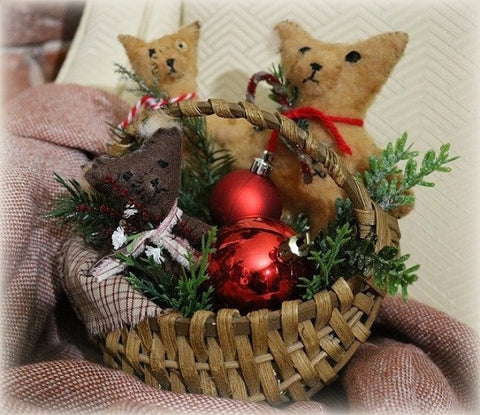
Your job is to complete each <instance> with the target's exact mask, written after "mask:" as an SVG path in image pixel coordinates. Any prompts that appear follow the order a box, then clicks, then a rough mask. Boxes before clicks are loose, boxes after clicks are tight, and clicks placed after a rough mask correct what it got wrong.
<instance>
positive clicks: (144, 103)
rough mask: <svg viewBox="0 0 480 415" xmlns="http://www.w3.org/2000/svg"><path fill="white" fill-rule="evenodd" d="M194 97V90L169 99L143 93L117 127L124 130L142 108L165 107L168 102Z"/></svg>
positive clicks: (172, 102) (173, 102)
mask: <svg viewBox="0 0 480 415" xmlns="http://www.w3.org/2000/svg"><path fill="white" fill-rule="evenodd" d="M196 97H197V93H196V92H189V93H186V94H182V95H178V96H176V97H173V98H169V99H158V98H155V97H152V96H151V95H144V96H143V97H141V98H140V99H139V100H138V101H137V102H136V103H135V105H134V106H133V107H132V108H131V109H130V111H129V112H128V115H127V117H126V118H125V119H124V120H123V121H122V122H121V123H120V124H118V128H119V129H121V130H125V128H127V127H128V126H129V125H130V124H131V123H132V122H133V121H134V120H135V118H136V117H137V115H138V113H139V112H140V111H141V110H142V109H143V108H151V109H154V110H157V109H159V108H163V107H166V106H167V105H169V104H175V103H177V102H180V101H185V100H188V99H194V98H196Z"/></svg>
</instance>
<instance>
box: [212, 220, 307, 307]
mask: <svg viewBox="0 0 480 415" xmlns="http://www.w3.org/2000/svg"><path fill="white" fill-rule="evenodd" d="M292 245H293V247H294V249H293V250H294V251H295V250H296V251H297V252H292V249H290V247H291V246H292ZM307 246H308V238H306V239H305V241H304V240H303V239H302V238H301V237H300V238H299V237H298V236H297V235H296V233H295V231H294V230H293V229H292V228H290V227H289V226H287V225H286V224H284V223H283V222H280V221H277V220H271V219H262V218H246V219H242V220H240V221H238V222H236V223H235V224H233V225H230V226H226V227H224V228H221V229H220V230H219V232H218V234H217V241H216V244H215V246H214V248H215V252H213V253H212V254H211V256H210V258H209V267H208V274H209V275H210V280H209V281H210V283H211V284H212V285H213V287H214V303H215V307H216V308H217V309H220V308H236V309H238V310H239V311H240V312H241V313H242V314H246V313H248V312H249V311H252V310H258V309H261V308H269V309H277V308H279V307H280V306H281V303H282V302H283V301H285V300H289V299H291V296H292V293H293V292H294V290H295V287H296V285H297V281H298V278H299V277H301V276H303V275H308V274H307V273H308V272H310V270H309V266H308V262H306V261H307V260H306V259H305V258H304V257H302V256H305V255H306V253H307V250H306V249H305V248H307Z"/></svg>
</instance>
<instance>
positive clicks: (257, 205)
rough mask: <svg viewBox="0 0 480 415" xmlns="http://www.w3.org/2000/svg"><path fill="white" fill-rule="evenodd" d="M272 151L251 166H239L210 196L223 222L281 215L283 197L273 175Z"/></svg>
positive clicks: (214, 211) (214, 214)
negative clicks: (248, 168)
mask: <svg viewBox="0 0 480 415" xmlns="http://www.w3.org/2000/svg"><path fill="white" fill-rule="evenodd" d="M271 157H272V153H270V152H268V151H265V152H264V153H263V156H262V157H261V158H257V159H255V161H254V162H253V164H252V167H251V168H250V170H235V171H233V172H231V173H229V174H227V175H225V176H224V177H222V179H220V181H219V182H218V183H217V184H216V186H215V187H214V189H213V191H212V194H211V197H210V213H211V215H212V218H213V220H214V222H215V223H216V224H217V225H219V226H224V225H230V224H232V223H234V222H236V221H238V220H239V219H243V218H249V217H263V218H271V219H280V216H281V214H282V199H281V197H280V194H279V192H278V189H277V188H276V187H275V184H274V183H273V182H272V180H271V179H270V177H269V176H270V171H271V164H270V160H271Z"/></svg>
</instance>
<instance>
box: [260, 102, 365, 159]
mask: <svg viewBox="0 0 480 415" xmlns="http://www.w3.org/2000/svg"><path fill="white" fill-rule="evenodd" d="M282 114H283V115H285V116H286V117H287V118H290V119H292V120H298V119H300V118H305V119H310V120H317V121H320V122H321V123H322V124H323V126H324V127H325V128H326V129H327V130H328V132H329V133H330V134H331V135H332V136H333V138H334V139H335V142H336V143H337V146H338V148H339V150H340V151H341V152H342V153H344V154H348V155H350V156H351V155H352V149H351V148H350V146H349V145H348V144H347V142H346V141H345V139H344V138H343V137H342V135H341V134H340V131H338V128H337V126H336V125H335V123H343V124H350V125H357V126H359V127H362V126H363V120H362V119H360V118H349V117H337V116H333V115H328V114H325V113H323V112H322V111H320V110H318V109H316V108H314V107H301V108H294V109H291V110H288V111H285V112H283V113H282ZM277 142H278V131H272V134H271V136H270V140H269V141H268V151H270V152H272V153H274V152H275V148H276V145H277Z"/></svg>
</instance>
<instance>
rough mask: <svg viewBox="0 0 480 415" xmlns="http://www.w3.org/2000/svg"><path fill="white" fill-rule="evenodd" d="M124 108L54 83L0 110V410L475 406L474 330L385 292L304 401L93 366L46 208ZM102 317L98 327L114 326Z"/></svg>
mask: <svg viewBox="0 0 480 415" xmlns="http://www.w3.org/2000/svg"><path fill="white" fill-rule="evenodd" d="M127 111H128V106H127V105H126V104H125V103H124V102H122V101H120V100H119V99H118V98H116V97H114V96H112V95H110V94H107V93H105V92H101V91H99V90H97V89H94V88H88V87H81V86H78V85H54V84H50V85H43V86H41V87H38V88H33V89H30V90H28V91H26V92H24V93H23V94H21V95H20V96H18V97H16V98H15V99H14V100H13V101H11V102H10V103H9V105H7V106H6V107H5V108H4V120H5V126H4V130H3V131H2V134H3V137H2V138H3V139H4V140H3V143H2V150H3V154H2V160H3V164H2V168H3V171H2V179H3V180H2V184H3V198H2V201H1V203H2V208H1V213H2V237H1V238H0V244H1V249H2V253H3V264H2V265H3V271H4V272H3V273H2V275H3V278H4V281H3V290H2V295H3V298H2V301H1V304H2V317H3V332H2V335H3V336H2V338H3V364H4V373H3V376H2V383H3V389H4V390H3V392H4V394H3V397H2V410H3V411H5V413H22V414H25V413H40V414H42V413H45V414H46V413H52V411H58V412H60V413H73V412H74V413H105V414H110V413H119V412H120V413H126V412H128V413H134V412H135V413H136V412H140V411H141V412H142V413H144V414H163V413H167V414H170V413H174V414H180V413H181V414H198V413H209V414H224V413H232V414H269V413H316V414H318V413H328V412H336V411H337V412H338V411H339V410H341V411H346V410H351V411H353V412H357V411H362V412H369V413H370V412H375V413H388V414H390V413H399V412H401V413H405V412H410V413H420V412H428V413H430V412H452V413H457V412H458V411H470V410H471V411H474V410H475V409H477V410H478V407H477V399H476V392H477V386H478V383H477V382H478V368H477V367H478V354H479V353H478V351H479V350H478V344H479V343H478V337H477V335H476V333H475V332H474V331H473V330H472V329H470V328H469V327H467V326H465V325H464V324H462V323H460V322H458V321H456V320H454V319H452V318H451V317H449V316H448V315H446V314H444V313H441V312H439V311H437V310H434V309H432V308H430V307H427V306H425V305H423V304H420V303H418V302H415V301H412V300H411V301H409V302H408V303H406V304H405V303H403V302H402V301H401V300H400V299H391V298H387V299H385V300H384V301H383V302H382V308H381V311H380V314H379V317H378V324H376V326H375V327H374V336H372V337H371V339H370V340H369V342H368V343H367V344H365V345H363V346H361V347H360V348H359V350H358V351H357V353H356V354H355V355H354V356H353V358H352V360H351V361H350V362H349V363H348V364H347V366H346V367H345V368H344V370H343V371H342V375H341V380H340V381H338V382H336V383H335V384H333V385H330V386H328V387H327V388H325V389H324V390H323V391H321V392H320V393H319V394H318V396H316V397H315V400H313V401H310V402H300V403H293V404H290V405H289V406H287V407H286V408H282V409H276V408H268V407H265V406H264V405H261V404H253V403H245V402H240V401H233V400H229V399H220V398H211V397H207V396H200V395H194V394H174V393H171V392H166V391H160V390H157V389H154V388H151V387H149V386H146V385H144V384H143V383H141V382H140V381H139V380H137V379H136V378H134V377H132V376H130V375H128V374H126V373H123V372H120V371H115V370H112V369H108V368H105V367H104V366H102V364H101V360H100V355H99V353H98V351H97V350H96V349H95V348H93V347H92V345H91V344H90V343H89V341H88V332H87V330H86V327H85V324H86V326H87V327H88V329H89V330H90V331H92V327H94V325H95V324H96V322H97V323H98V320H95V319H94V320H92V321H91V322H89V321H85V324H84V323H83V322H81V321H80V320H79V319H78V318H77V315H76V313H75V312H74V310H73V309H72V306H71V304H70V302H69V301H68V299H67V297H66V295H65V293H64V291H63V288H62V285H61V283H60V276H59V271H58V269H59V267H58V264H57V261H58V255H59V252H61V251H62V248H63V247H65V246H66V245H65V244H66V241H67V238H68V235H67V233H66V231H65V230H62V229H60V228H59V227H58V226H57V224H56V223H55V222H54V221H52V220H47V219H45V218H44V217H43V215H44V214H45V213H46V212H47V211H48V210H49V209H50V208H51V206H50V205H49V204H50V201H51V200H52V199H53V197H54V196H55V195H57V194H58V193H59V192H61V191H62V189H61V187H60V186H59V184H58V183H57V182H56V181H55V179H54V175H53V173H54V172H56V173H58V174H59V175H60V176H62V177H64V178H79V177H81V175H82V165H84V164H85V163H87V162H88V160H89V158H90V157H91V156H92V155H96V154H99V153H102V152H104V151H105V149H106V148H105V142H106V141H107V140H108V126H107V124H106V123H107V122H108V123H111V124H113V125H116V124H117V123H118V122H119V121H120V120H121V119H123V117H124V116H125V114H126V113H127ZM81 260H83V258H79V261H81ZM89 260H93V259H89ZM85 301H88V299H85ZM127 308H128V306H127ZM140 309H141V311H140V312H139V313H137V314H135V313H133V314H132V315H131V316H130V317H131V318H133V319H135V318H138V316H139V315H141V314H142V313H146V314H147V315H148V314H149V312H150V311H148V310H149V305H148V304H147V305H146V307H145V308H143V307H141V308H140ZM83 318H84V316H82V319H83ZM107 320H108V319H107ZM99 324H100V323H99ZM101 324H104V326H101ZM101 324H100V325H99V326H98V327H99V330H100V329H102V327H103V329H105V328H108V327H109V324H111V322H109V321H106V322H105V321H104V322H103V323H101Z"/></svg>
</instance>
